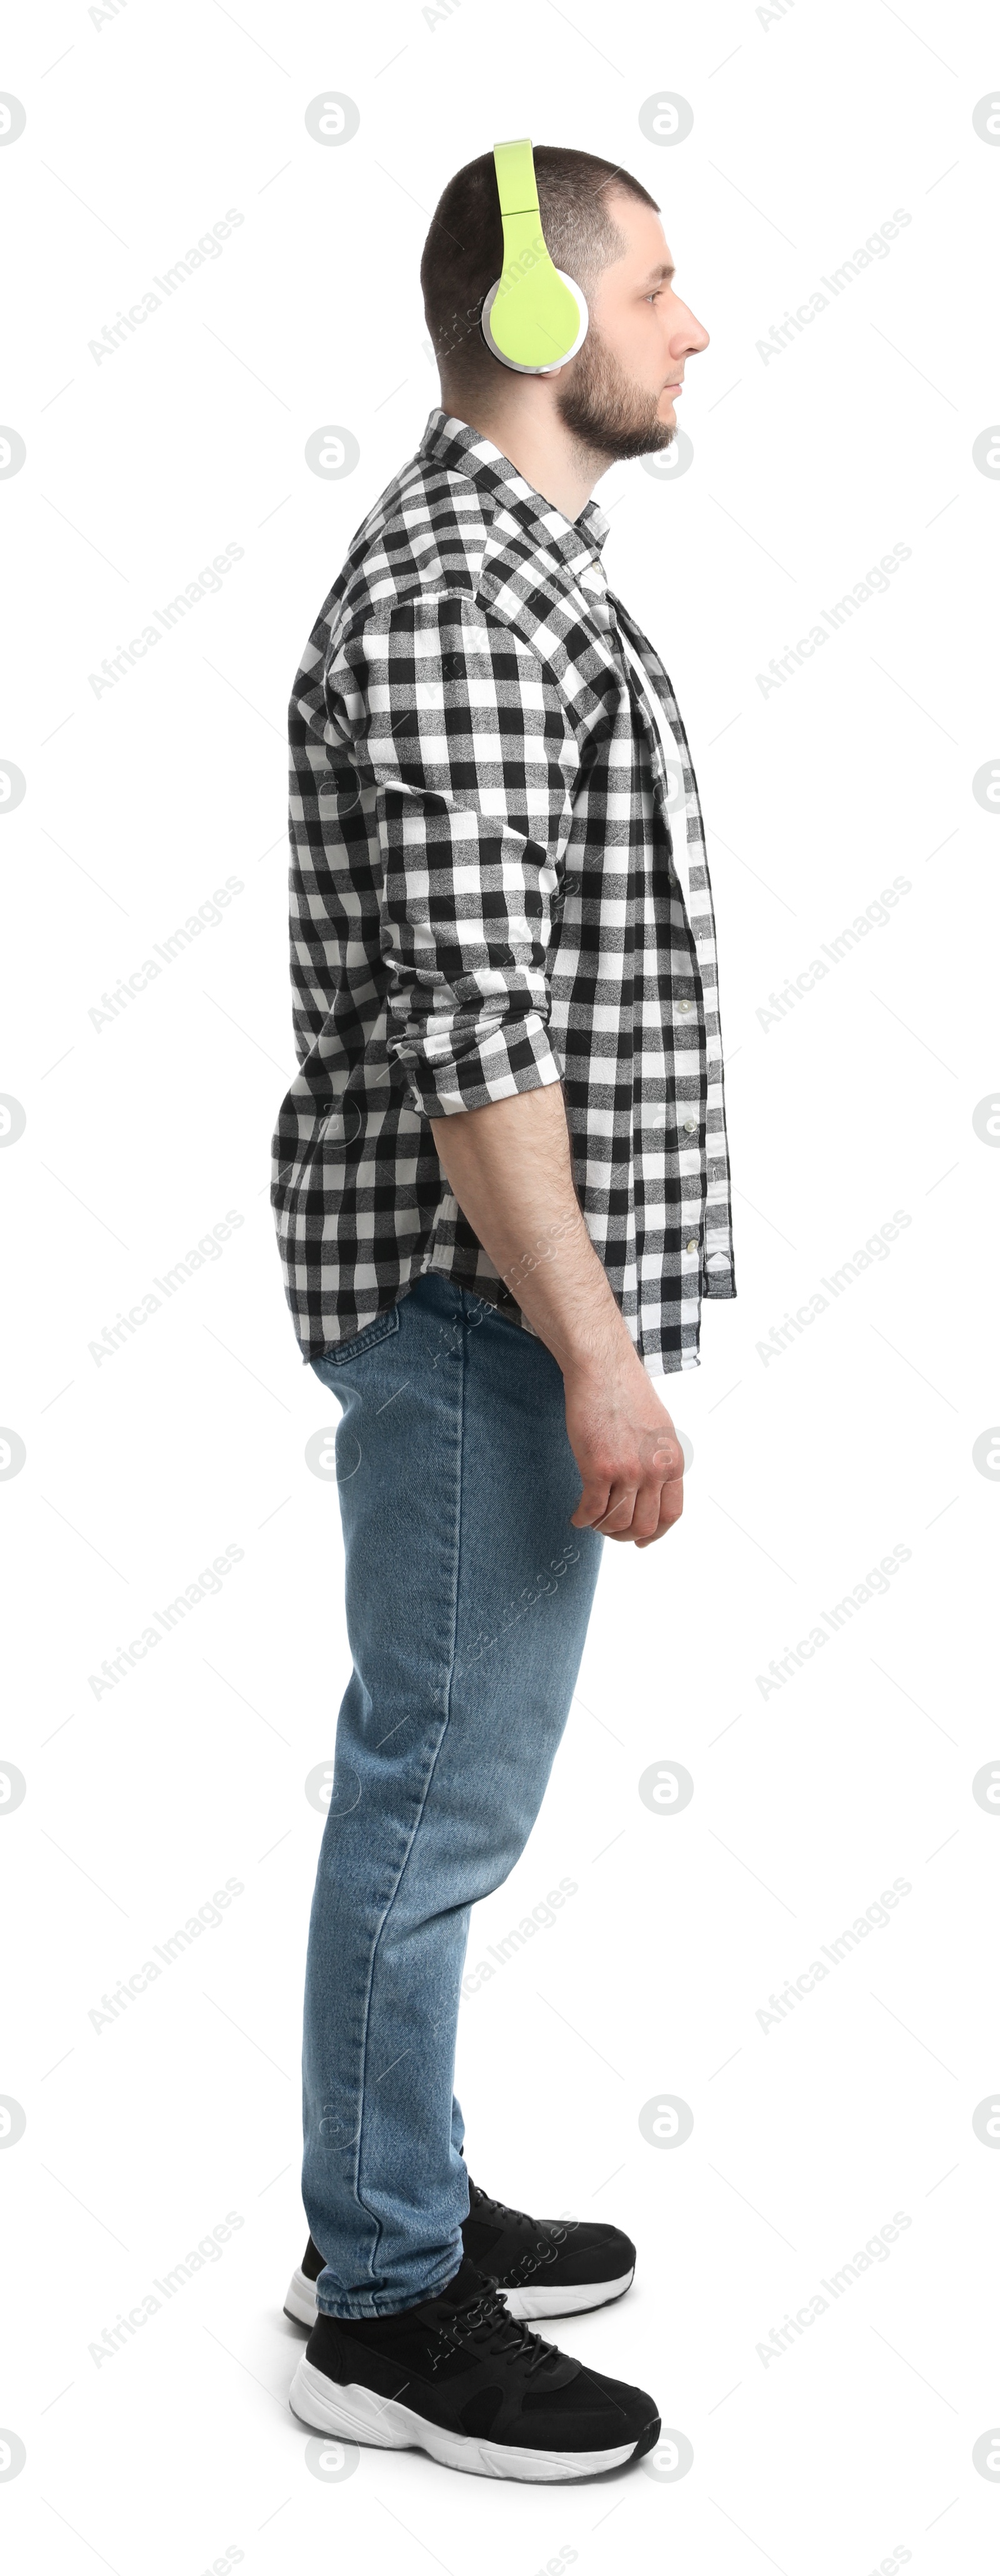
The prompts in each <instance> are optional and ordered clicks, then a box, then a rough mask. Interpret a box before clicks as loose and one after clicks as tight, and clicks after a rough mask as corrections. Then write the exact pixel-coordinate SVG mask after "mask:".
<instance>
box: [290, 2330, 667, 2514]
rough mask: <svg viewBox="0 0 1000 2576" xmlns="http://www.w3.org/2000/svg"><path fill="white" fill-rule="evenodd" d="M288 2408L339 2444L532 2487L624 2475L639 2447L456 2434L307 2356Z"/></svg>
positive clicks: (295, 2383) (292, 2389)
mask: <svg viewBox="0 0 1000 2576" xmlns="http://www.w3.org/2000/svg"><path fill="white" fill-rule="evenodd" d="M289 2404H290V2406H291V2409H292V2413H293V2415H297V2416H298V2419H299V2422H300V2423H301V2424H308V2425H309V2427H310V2430H311V2431H312V2432H315V2433H327V2434H329V2435H330V2436H331V2438H333V2439H335V2440H337V2441H341V2442H343V2441H348V2442H367V2443H371V2444H374V2445H375V2446H376V2448H377V2449H378V2450H380V2451H426V2452H427V2453H428V2454H429V2456H430V2458H431V2459H432V2460H437V2462H438V2464H439V2466H440V2467H441V2468H443V2469H465V2470H467V2471H468V2472H469V2473H470V2474H471V2476H472V2477H474V2478H518V2479H520V2480H522V2481H523V2482H524V2483H525V2484H526V2485H531V2486H557V2485H558V2484H559V2483H560V2481H561V2480H563V2479H566V2478H598V2477H600V2476H601V2473H602V2471H603V2470H604V2469H620V2468H621V2467H622V2465H623V2463H624V2461H626V2460H630V2459H631V2458H632V2455H633V2452H634V2451H635V2449H636V2444H635V2442H622V2443H619V2444H618V2445H617V2446H616V2448H615V2449H614V2450H610V2451H520V2450H516V2449H515V2448H514V2446H513V2444H512V2443H507V2442H484V2441H482V2440H481V2439H480V2438H479V2436H478V2435H474V2434H468V2433H451V2432H448V2431H446V2429H445V2427H444V2426H443V2425H441V2424H429V2423H428V2421H427V2418H426V2416H425V2415H417V2414H415V2413H414V2411H413V2409H412V2407H409V2406H401V2405H400V2402H399V2399H398V2397H377V2396H376V2394H375V2391H374V2389H371V2388H361V2387H358V2386H356V2385H351V2386H349V2387H346V2388H342V2387H341V2386H340V2383H339V2381H337V2380H333V2379H328V2378H327V2376H326V2372H325V2371H323V2370H317V2369H316V2368H315V2365H314V2363H312V2362H311V2361H307V2360H306V2358H305V2355H304V2354H303V2357H302V2360H301V2361H300V2363H299V2366H298V2369H297V2371H296V2373H295V2377H294V2379H293V2381H292V2385H291V2390H290V2394H289Z"/></svg>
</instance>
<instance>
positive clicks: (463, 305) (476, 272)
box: [420, 143, 660, 386]
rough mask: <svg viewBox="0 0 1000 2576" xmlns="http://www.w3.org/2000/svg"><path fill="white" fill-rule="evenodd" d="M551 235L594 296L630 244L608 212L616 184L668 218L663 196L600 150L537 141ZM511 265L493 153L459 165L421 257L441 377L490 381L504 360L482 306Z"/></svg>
mask: <svg viewBox="0 0 1000 2576" xmlns="http://www.w3.org/2000/svg"><path fill="white" fill-rule="evenodd" d="M534 160H535V176H536V178H537V181H538V207H539V213H540V215H541V218H542V231H543V233H544V235H545V240H546V244H547V247H548V249H549V251H550V253H551V256H552V258H553V260H554V262H555V265H556V267H557V268H561V269H564V270H565V272H566V275H567V276H568V277H575V278H577V279H578V281H579V284H580V285H581V286H582V287H583V290H584V293H585V294H586V292H587V290H588V287H589V285H590V282H591V280H592V279H593V278H595V277H596V276H597V275H598V273H599V271H600V270H601V269H602V268H608V267H609V266H610V264H611V262H612V261H613V260H615V259H620V257H621V255H622V252H623V250H624V247H625V244H624V241H623V239H622V235H621V233H620V232H619V230H618V227H617V225H616V224H615V223H614V222H613V221H612V218H611V215H610V214H609V212H608V198H609V196H610V195H611V194H613V192H614V191H615V190H616V189H617V190H620V191H621V192H622V194H624V195H626V196H629V197H636V198H638V200H639V201H640V203H641V204H642V205H644V206H651V207H652V209H653V212H654V214H659V211H660V209H659V207H658V205H657V203H656V199H655V197H651V196H650V194H649V190H648V189H647V188H644V187H643V186H642V183H641V181H640V180H639V179H633V177H632V175H631V172H630V171H628V170H622V169H620V168H619V167H618V164H617V163H616V162H614V161H600V160H598V159H597V157H596V155H595V154H594V153H592V152H569V151H565V150H563V148H562V147H561V145H558V144H551V143H538V144H536V145H535V149H534ZM502 267H503V227H502V224H501V220H500V201H499V198H498V195H497V181H496V170H495V167H494V162H493V154H492V152H482V153H480V156H479V159H478V160H477V161H467V162H466V164H465V167H464V169H463V170H456V173H455V176H454V178H453V179H449V181H448V185H447V187H446V189H445V191H444V194H443V196H442V197H440V198H439V200H438V203H437V205H436V206H435V209H434V213H433V216H432V218H431V228H430V231H429V233H428V235H427V239H426V241H425V243H424V255H423V258H422V260H421V262H420V284H421V288H422V291H423V298H424V313H425V315H426V318H427V328H428V331H429V333H430V337H431V342H432V346H433V349H434V355H435V357H436V359H437V362H438V366H439V368H440V369H441V372H442V374H447V376H448V377H449V379H451V380H453V381H454V382H455V383H456V384H457V383H466V384H468V385H470V386H471V385H473V384H474V385H477V386H482V385H483V384H485V383H488V382H489V380H490V378H491V377H492V376H493V375H494V373H495V371H496V369H497V367H498V365H499V363H500V362H499V360H498V359H497V358H494V357H493V355H492V353H491V351H490V350H489V349H488V348H487V346H486V342H485V340H484V339H483V335H482V332H481V330H480V327H479V325H480V319H481V316H482V310H483V305H484V303H485V300H486V297H487V295H488V294H489V291H490V288H491V286H492V285H493V284H494V283H495V280H496V279H497V278H498V277H499V275H500V271H501V268H502Z"/></svg>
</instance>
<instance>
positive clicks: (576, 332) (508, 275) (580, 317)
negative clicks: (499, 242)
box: [482, 135, 590, 376]
mask: <svg viewBox="0 0 1000 2576" xmlns="http://www.w3.org/2000/svg"><path fill="white" fill-rule="evenodd" d="M493 162H494V167H495V170H496V174H497V189H498V192H499V197H500V214H501V218H502V221H503V270H502V273H501V275H500V276H499V277H498V279H497V282H496V285H495V286H491V288H490V291H489V294H488V296H487V298H486V302H485V304H484V306H483V317H482V332H483V338H484V340H485V342H486V346H487V348H488V349H491V350H492V353H493V356H494V357H495V358H499V360H500V364H501V366H502V367H511V368H513V371H514V373H515V375H518V376H550V375H552V374H554V372H555V370H556V368H557V367H564V366H565V365H566V362H567V359H569V358H575V356H576V353H577V350H578V349H580V348H582V347H583V343H584V340H585V339H586V336H587V330H588V326H589V322H590V315H589V313H588V311H587V299H586V296H585V295H584V292H583V288H582V287H580V286H578V285H577V284H576V280H575V279H574V278H572V277H567V276H566V273H565V270H564V269H561V268H556V267H555V265H554V263H553V261H552V259H551V258H550V255H549V252H548V250H547V249H546V246H545V237H544V234H543V232H542V218H541V215H540V213H539V208H538V181H537V179H536V177H535V163H534V156H533V154H532V149H531V144H530V142H529V141H528V138H527V136H526V135H525V136H524V137H523V138H522V139H521V141H520V142H517V143H496V144H494V147H493Z"/></svg>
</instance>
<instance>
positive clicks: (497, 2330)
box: [444, 2273, 559, 2374]
mask: <svg viewBox="0 0 1000 2576" xmlns="http://www.w3.org/2000/svg"><path fill="white" fill-rule="evenodd" d="M486 2279H487V2282H488V2287H487V2288H486V2289H485V2290H483V2291H477V2292H476V2295H475V2297H474V2298H471V2299H466V2300H465V2301H464V2302H463V2304H462V2306H461V2307H460V2308H456V2310H455V2312H454V2315H453V2316H451V2317H449V2319H448V2323H447V2326H446V2327H445V2328H444V2331H445V2333H448V2334H453V2335H454V2337H455V2340H456V2342H459V2343H475V2342H476V2341H477V2340H478V2338H479V2337H480V2336H482V2335H485V2336H486V2337H487V2338H488V2341H487V2350H488V2351H489V2352H495V2353H503V2354H505V2355H506V2356H507V2358H508V2359H509V2360H511V2361H513V2360H514V2359H515V2358H516V2359H518V2360H520V2361H526V2362H527V2364H528V2371H529V2374H530V2373H531V2371H533V2370H538V2369H539V2367H540V2365H541V2364H542V2363H543V2362H547V2361H557V2360H558V2359H559V2354H558V2352H557V2349H556V2346H555V2344H552V2343H544V2342H543V2341H542V2337H541V2335H535V2334H531V2333H529V2330H528V2328H527V2326H526V2325H524V2323H523V2322H522V2319H521V2318H520V2317H512V2316H511V2313H510V2309H509V2308H508V2307H507V2305H506V2302H505V2300H504V2299H503V2297H502V2295H501V2292H500V2289H499V2286H498V2284H497V2282H496V2281H495V2280H494V2279H493V2277H492V2275H491V2274H489V2273H488V2274H487V2275H486Z"/></svg>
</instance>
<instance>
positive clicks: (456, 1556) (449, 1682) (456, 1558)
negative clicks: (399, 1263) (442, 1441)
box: [354, 1289, 468, 2277]
mask: <svg viewBox="0 0 1000 2576" xmlns="http://www.w3.org/2000/svg"><path fill="white" fill-rule="evenodd" d="M460 1293H461V1298H462V1308H461V1313H462V1346H461V1362H462V1375H461V1384H460V1389H459V1401H458V1424H457V1434H458V1436H457V1443H456V1458H457V1477H456V1488H455V1529H454V1544H453V1579H452V1598H451V1640H450V1651H449V1656H448V1669H447V1679H446V1683H445V1692H444V1724H443V1725H442V1728H441V1732H440V1736H439V1738H438V1743H437V1746H436V1748H435V1752H434V1758H433V1761H432V1763H431V1766H430V1770H429V1771H428V1774H427V1778H426V1780H425V1782H424V1791H423V1796H422V1798H421V1801H420V1808H419V1812H418V1814H417V1815H416V1816H415V1817H414V1821H413V1829H412V1832H411V1834H410V1838H409V1841H408V1843H407V1846H406V1850H405V1852H404V1854H403V1858H402V1860H401V1862H400V1864H399V1868H398V1870H397V1872H396V1881H395V1885H394V1887H393V1890H392V1894H391V1896H390V1897H389V1899H388V1901H387V1904H386V1906H385V1910H384V1912H383V1915H382V1920H381V1922H380V1924H379V1927H378V1931H377V1933H376V1935H375V1939H374V1941H373V1943H372V1953H371V1960H370V1963H369V1969H368V1984H367V1988H366V1991H365V2000H364V2027H363V2033H362V2040H361V2063H360V2086H361V2100H360V2105H359V2108H360V2114H361V2116H360V2120H359V2124H358V2137H357V2147H356V2151H355V2157H354V2190H355V2196H356V2199H357V2201H358V2205H359V2207H360V2208H362V2209H364V2210H365V2211H366V2214H367V2216H368V2217H369V2219H370V2220H371V2221H372V2224H373V2226H374V2228H375V2242H374V2244H373V2246H372V2250H371V2257H370V2262H371V2269H372V2273H373V2274H374V2269H375V2262H376V2258H377V2255H378V2250H379V2246H380V2244H381V2241H382V2221H381V2219H380V2218H376V2216H375V2212H374V2210H370V2209H368V2205H367V2202H366V2201H365V2199H364V2197H363V2194H362V2190H361V2157H362V2149H363V2143H364V2122H365V2110H366V2093H367V2083H366V2079H367V2072H368V2042H369V2031H370V2026H371V2001H372V1985H373V1982H374V1977H375V1965H376V1961H377V1958H378V1954H379V1948H380V1945H381V1940H382V1935H383V1932H384V1931H385V1927H386V1924H387V1923H388V1921H389V1917H390V1915H391V1913H392V1909H393V1906H394V1905H395V1902H396V1898H397V1896H398V1895H399V1891H400V1888H401V1886H402V1883H403V1879H404V1877H405V1875H406V1868H407V1864H408V1861H409V1859H410V1854H411V1852H412V1850H413V1846H414V1843H415V1841H416V1838H417V1835H418V1833H419V1831H420V1826H421V1823H422V1820H423V1815H424V1809H425V1807H426V1805H427V1800H428V1798H429V1796H430V1793H431V1789H432V1786H433V1782H434V1774H435V1771H436V1769H437V1765H438V1760H439V1757H440V1753H441V1747H442V1745H443V1743H444V1740H445V1736H446V1735H447V1732H448V1728H449V1725H450V1723H451V1698H452V1687H453V1683H454V1678H455V1660H456V1649H457V1644H458V1597H459V1569H460V1560H461V1547H462V1470H463V1464H464V1456H465V1412H466V1372H467V1368H468V1328H467V1323H466V1314H465V1291H464V1289H463V1290H462V1291H461V1292H460ZM449 2277H450V2276H449Z"/></svg>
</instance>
